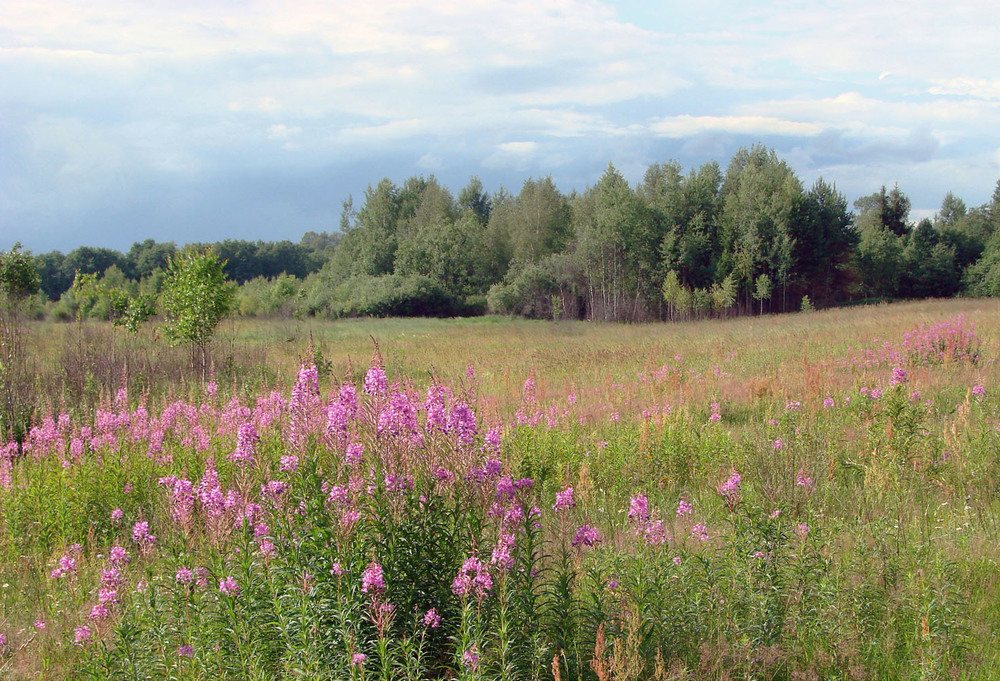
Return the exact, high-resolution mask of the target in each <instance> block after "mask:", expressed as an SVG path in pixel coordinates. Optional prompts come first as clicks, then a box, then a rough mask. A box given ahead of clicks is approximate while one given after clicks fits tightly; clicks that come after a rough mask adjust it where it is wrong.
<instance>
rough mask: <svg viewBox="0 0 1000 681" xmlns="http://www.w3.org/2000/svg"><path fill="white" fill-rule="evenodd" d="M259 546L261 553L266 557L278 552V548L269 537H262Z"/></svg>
mask: <svg viewBox="0 0 1000 681" xmlns="http://www.w3.org/2000/svg"><path fill="white" fill-rule="evenodd" d="M257 548H259V549H260V554H261V555H262V556H264V557H265V558H272V557H273V556H274V555H275V554H277V553H278V550H277V549H276V548H275V547H274V544H272V543H271V542H270V540H268V539H261V540H260V541H259V542H258V543H257Z"/></svg>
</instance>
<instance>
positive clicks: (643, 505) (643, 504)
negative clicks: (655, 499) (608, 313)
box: [628, 494, 649, 525]
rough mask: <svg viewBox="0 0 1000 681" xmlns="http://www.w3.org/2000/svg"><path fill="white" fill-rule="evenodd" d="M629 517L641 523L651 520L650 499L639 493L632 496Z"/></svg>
mask: <svg viewBox="0 0 1000 681" xmlns="http://www.w3.org/2000/svg"><path fill="white" fill-rule="evenodd" d="M628 519H629V520H631V521H634V522H636V523H638V524H640V525H641V524H642V523H644V522H646V521H647V520H649V499H647V498H646V496H645V495H644V494H637V495H635V496H634V497H632V498H631V500H630V502H629V507H628Z"/></svg>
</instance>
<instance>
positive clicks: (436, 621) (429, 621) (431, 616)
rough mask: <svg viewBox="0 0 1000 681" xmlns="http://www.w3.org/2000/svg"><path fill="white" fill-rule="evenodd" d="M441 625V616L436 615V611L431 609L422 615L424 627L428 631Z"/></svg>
mask: <svg viewBox="0 0 1000 681" xmlns="http://www.w3.org/2000/svg"><path fill="white" fill-rule="evenodd" d="M440 625H441V615H439V614H438V612H437V610H435V609H434V608H431V609H430V610H428V611H427V614H426V615H424V626H425V627H427V628H428V629H437V628H438V627H439V626H440Z"/></svg>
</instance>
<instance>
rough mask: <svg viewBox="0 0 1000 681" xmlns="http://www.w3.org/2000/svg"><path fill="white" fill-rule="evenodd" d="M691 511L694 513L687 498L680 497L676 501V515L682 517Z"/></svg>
mask: <svg viewBox="0 0 1000 681" xmlns="http://www.w3.org/2000/svg"><path fill="white" fill-rule="evenodd" d="M692 513H694V507H693V506H691V504H690V503H689V502H688V500H687V499H684V498H681V500H680V501H678V502H677V517H678V518H683V517H684V516H686V515H691V514H692Z"/></svg>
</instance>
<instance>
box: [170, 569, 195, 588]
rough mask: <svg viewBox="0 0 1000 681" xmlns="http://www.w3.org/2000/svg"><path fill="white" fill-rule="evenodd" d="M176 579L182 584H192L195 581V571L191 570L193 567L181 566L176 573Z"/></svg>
mask: <svg viewBox="0 0 1000 681" xmlns="http://www.w3.org/2000/svg"><path fill="white" fill-rule="evenodd" d="M174 580H176V581H177V582H180V583H181V584H190V583H191V582H193V581H194V573H193V572H191V568H187V567H179V568H177V572H175V573H174Z"/></svg>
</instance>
